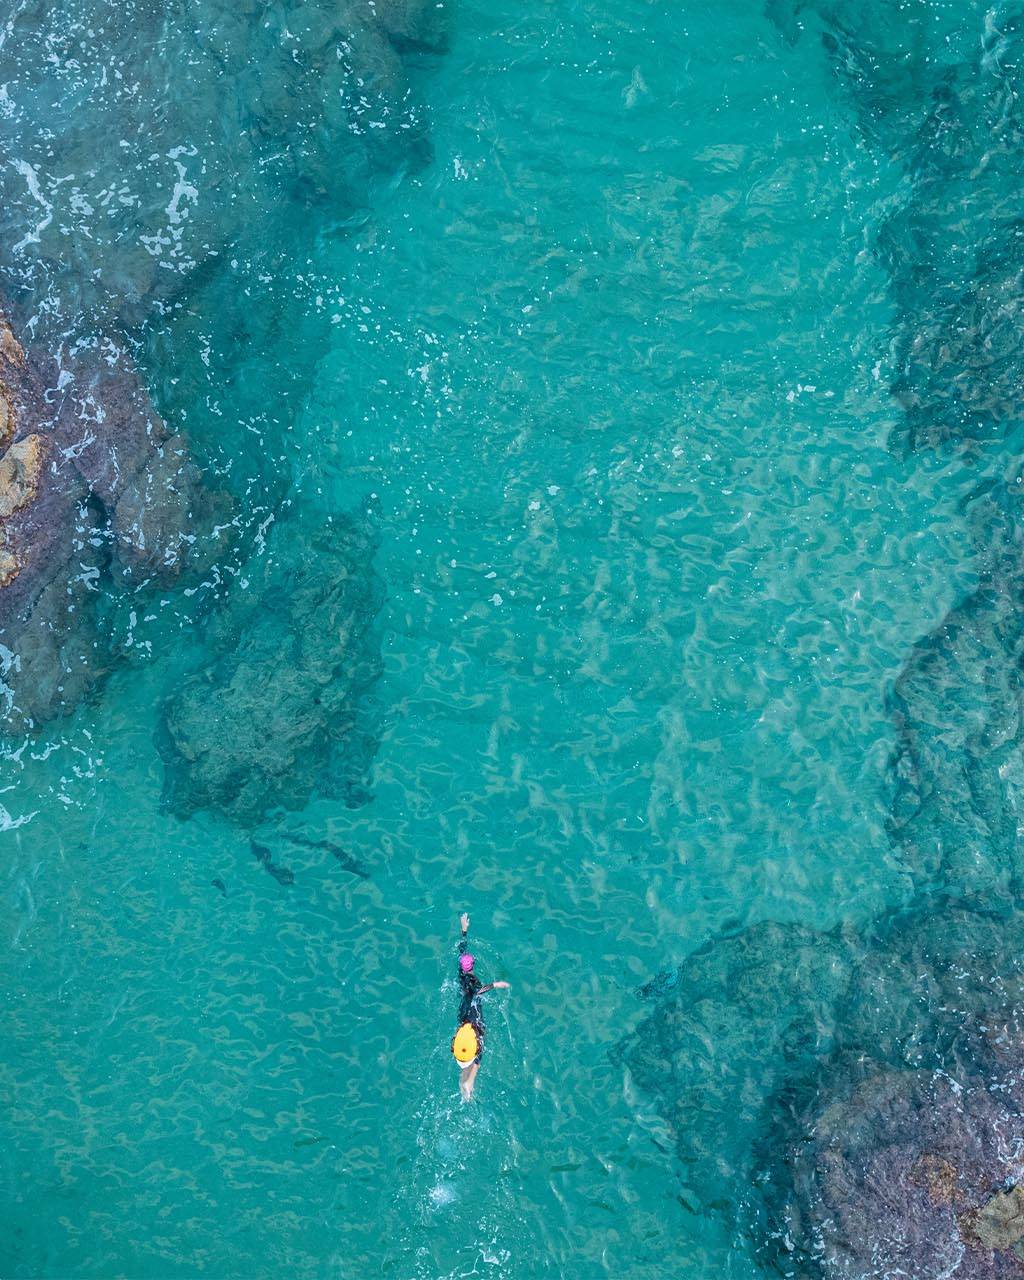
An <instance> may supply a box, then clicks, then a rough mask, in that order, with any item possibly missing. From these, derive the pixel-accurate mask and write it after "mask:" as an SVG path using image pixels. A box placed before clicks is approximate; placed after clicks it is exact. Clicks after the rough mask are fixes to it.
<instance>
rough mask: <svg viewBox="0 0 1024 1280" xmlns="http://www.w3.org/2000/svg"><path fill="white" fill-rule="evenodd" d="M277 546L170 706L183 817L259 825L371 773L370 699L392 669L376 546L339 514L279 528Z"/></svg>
mask: <svg viewBox="0 0 1024 1280" xmlns="http://www.w3.org/2000/svg"><path fill="white" fill-rule="evenodd" d="M281 544H284V545H281ZM275 545H277V546H279V547H280V552H279V554H278V555H275V554H273V549H272V550H271V554H269V555H268V556H267V557H266V558H265V559H264V560H263V561H262V562H261V563H260V564H259V565H257V566H255V567H254V568H250V570H249V577H250V579H251V583H250V588H249V591H248V592H246V593H245V594H244V595H241V596H238V595H236V597H235V600H234V604H233V607H232V609H231V610H229V611H225V612H224V613H223V614H221V615H219V616H218V617H217V618H216V619H215V620H214V621H213V623H212V624H211V626H212V631H213V634H212V636H211V638H210V648H211V649H212V650H213V652H214V653H215V654H216V655H217V656H216V657H215V659H214V661H213V662H212V663H211V664H210V666H208V667H207V668H205V669H204V670H203V671H200V672H198V673H196V674H194V675H192V676H190V677H189V678H188V679H186V681H185V683H184V685H183V687H182V688H181V690H180V691H179V692H178V693H177V694H176V695H174V696H173V697H172V698H171V699H170V700H169V702H168V704H167V706H166V708H165V712H164V727H165V733H164V734H163V735H162V740H161V749H162V751H163V754H164V758H165V762H166V766H167V773H166V777H167V784H166V792H167V797H168V800H169V802H170V804H171V805H172V807H173V808H175V809H176V810H178V811H179V812H183V813H187V812H190V811H191V810H193V809H198V808H212V809H218V810H220V811H222V812H223V813H226V814H227V815H228V816H230V817H232V818H235V819H238V820H242V821H251V820H252V819H254V818H257V817H259V816H262V815H263V814H264V813H266V812H267V811H269V810H271V809H275V808H286V809H288V808H298V807H300V806H301V805H303V804H304V803H305V802H306V800H307V799H308V798H309V796H310V794H311V792H312V791H313V789H314V788H316V787H319V788H320V789H321V790H324V791H327V792H330V793H335V792H337V791H338V790H339V789H340V790H343V789H344V787H345V785H346V784H347V782H349V781H351V780H352V778H353V775H354V774H356V773H358V772H359V771H360V770H361V768H362V765H363V760H362V757H361V756H360V754H359V752H360V748H361V747H362V745H363V737H362V731H361V728H360V716H361V712H362V709H363V699H364V696H365V694H366V692H367V690H368V689H369V687H370V685H371V684H372V683H373V681H374V680H375V679H376V677H377V674H378V672H379V668H380V657H379V652H378V650H377V648H376V647H375V645H374V643H373V639H372V624H373V620H374V617H375V615H376V612H377V609H378V607H379V600H380V593H379V587H378V583H377V580H376V577H375V575H374V572H373V569H372V565H371V558H372V553H373V544H372V541H371V539H370V537H369V536H368V534H367V533H366V532H365V531H363V530H361V529H360V528H359V527H358V526H357V525H355V524H354V523H351V522H347V521H344V520H339V519H335V520H334V522H333V524H332V525H330V526H328V527H327V528H326V529H325V530H324V531H323V532H320V533H317V534H316V535H314V536H312V537H308V538H303V539H302V540H297V539H295V537H294V535H293V534H292V532H291V530H290V529H289V528H288V527H287V526H285V525H279V526H278V528H277V531H276V544H275ZM284 556H287V562H285V560H284Z"/></svg>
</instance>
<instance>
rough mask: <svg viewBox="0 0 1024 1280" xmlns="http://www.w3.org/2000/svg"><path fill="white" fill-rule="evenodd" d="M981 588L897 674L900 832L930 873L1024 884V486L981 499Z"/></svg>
mask: <svg viewBox="0 0 1024 1280" xmlns="http://www.w3.org/2000/svg"><path fill="white" fill-rule="evenodd" d="M971 518H972V527H973V530H974V534H975V537H974V541H975V546H976V549H977V566H978V572H979V577H980V582H979V585H978V588H977V589H976V590H975V591H974V592H972V593H971V594H970V595H969V596H968V597H966V599H964V600H963V601H961V602H960V603H959V604H957V605H956V606H955V607H954V608H953V609H951V610H950V612H949V613H948V614H947V615H946V616H945V617H944V618H943V619H942V621H941V623H939V625H938V626H937V627H936V628H935V629H934V630H933V631H932V632H931V633H930V634H929V635H927V636H925V637H924V638H923V639H921V640H920V641H918V642H917V644H915V645H914V648H913V650H912V652H911V654H910V656H909V658H908V660H907V662H906V664H905V666H904V669H903V671H902V672H901V674H900V676H899V678H898V680H897V681H896V685H895V689H894V691H893V695H892V711H893V716H894V719H895V722H896V727H897V735H898V736H897V752H896V757H895V761H894V769H895V778H896V792H895V798H894V803H893V812H892V819H891V823H890V834H891V836H892V839H893V842H894V845H895V846H896V848H897V849H898V850H899V853H900V856H901V858H902V860H903V862H904V864H905V865H906V866H907V868H908V870H909V871H910V872H911V874H912V875H913V876H914V877H915V879H917V880H918V881H919V883H921V884H922V885H933V884H934V883H935V882H936V880H937V879H941V880H942V882H944V883H945V884H946V885H947V886H948V887H949V888H950V889H952V890H959V891H961V892H965V893H979V892H991V891H993V890H998V889H1003V890H1005V889H1006V888H1011V887H1013V888H1015V887H1017V886H1019V885H1020V884H1021V880H1022V877H1021V860H1022V853H1024V848H1022V845H1021V839H1020V835H1019V832H1020V831H1021V830H1022V825H1021V824H1022V823H1024V682H1022V676H1021V664H1022V661H1024V533H1022V529H1024V498H1022V495H1021V493H1020V489H1019V486H1017V485H1016V483H1013V482H1011V483H1006V482H1002V481H1001V482H999V483H995V484H992V485H990V486H989V488H988V491H987V492H986V493H984V494H983V495H982V496H980V497H978V498H976V499H975V501H974V502H973V503H972V504H971Z"/></svg>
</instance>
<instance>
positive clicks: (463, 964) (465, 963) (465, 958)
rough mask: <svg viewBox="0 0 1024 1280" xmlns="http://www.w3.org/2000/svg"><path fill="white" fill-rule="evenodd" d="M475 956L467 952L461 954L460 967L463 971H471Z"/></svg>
mask: <svg viewBox="0 0 1024 1280" xmlns="http://www.w3.org/2000/svg"><path fill="white" fill-rule="evenodd" d="M473 963H474V962H473V957H472V956H471V955H469V953H468V952H467V953H466V955H462V956H459V968H460V969H461V970H462V972H463V973H469V971H470V969H472V967H473Z"/></svg>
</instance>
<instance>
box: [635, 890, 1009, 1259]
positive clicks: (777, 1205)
mask: <svg viewBox="0 0 1024 1280" xmlns="http://www.w3.org/2000/svg"><path fill="white" fill-rule="evenodd" d="M642 994H643V995H645V996H648V997H649V998H651V999H652V1000H653V1002H654V1004H653V1008H652V1009H651V1011H650V1012H649V1013H648V1015H647V1017H646V1018H645V1019H644V1021H642V1022H641V1023H640V1025H639V1026H638V1028H637V1030H636V1031H635V1032H634V1033H633V1034H632V1035H631V1036H629V1037H628V1038H627V1039H626V1040H625V1041H624V1042H623V1043H622V1044H621V1045H620V1046H619V1049H618V1050H617V1055H618V1056H619V1057H620V1059H621V1060H622V1061H623V1063H624V1064H625V1065H626V1066H628V1067H629V1070H630V1075H631V1078H632V1081H633V1084H634V1085H635V1086H637V1087H638V1088H639V1089H640V1090H641V1092H642V1094H643V1095H644V1096H645V1097H646V1098H648V1099H650V1101H651V1103H652V1104H653V1105H654V1107H655V1108H656V1110H657V1111H658V1113H659V1114H660V1116H661V1117H662V1118H663V1120H664V1121H665V1123H666V1125H667V1127H668V1130H669V1133H670V1134H671V1137H672V1141H673V1143H674V1153H675V1155H676V1157H677V1159H678V1161H679V1168H680V1173H681V1177H682V1181H683V1184H684V1186H685V1188H686V1191H687V1194H688V1196H689V1197H691V1198H692V1199H693V1201H695V1202H696V1205H697V1206H699V1208H700V1209H701V1211H702V1212H708V1213H712V1214H720V1215H723V1216H724V1217H725V1218H726V1220H727V1222H728V1228H729V1229H728V1231H727V1232H726V1235H727V1236H728V1237H729V1238H743V1237H745V1238H747V1239H749V1240H750V1241H751V1244H752V1247H753V1249H754V1250H755V1252H756V1253H757V1254H758V1255H759V1256H760V1257H762V1258H771V1259H772V1260H773V1262H774V1264H775V1267H776V1270H777V1271H778V1272H779V1274H781V1275H787V1276H791V1277H800V1278H801V1280H822V1277H824V1278H826V1280H855V1278H857V1280H867V1278H868V1277H878V1278H879V1280H881V1278H882V1277H888V1276H890V1275H902V1276H903V1277H904V1280H932V1278H933V1277H936V1278H937V1277H938V1276H939V1275H941V1274H948V1275H949V1276H951V1277H960V1280H967V1278H968V1277H975V1276H977V1277H985V1278H986V1280H994V1278H997V1277H998V1278H1001V1277H1003V1276H1010V1275H1016V1274H1018V1272H1017V1271H1015V1270H1014V1269H1013V1268H1014V1267H1015V1266H1018V1265H1019V1262H1018V1260H1017V1259H1016V1255H1015V1254H1013V1255H1007V1254H1006V1250H1005V1249H1002V1246H998V1247H997V1246H996V1245H995V1244H993V1243H992V1242H993V1241H995V1240H996V1239H997V1233H998V1232H1002V1233H1003V1234H1002V1235H1001V1236H999V1237H998V1238H1000V1239H1006V1238H1008V1236H1009V1234H1011V1233H1012V1232H1014V1231H1015V1230H1016V1226H1015V1222H1014V1221H1013V1220H1012V1219H1013V1215H1012V1213H1011V1209H1013V1207H1014V1205H1015V1204H1016V1200H1017V1197H1016V1195H1014V1197H1013V1204H1007V1203H1005V1202H1004V1201H1001V1200H994V1199H993V1197H994V1196H996V1194H997V1193H999V1192H1010V1191H1011V1190H1012V1188H1014V1187H1015V1186H1017V1185H1019V1184H1024V1029H1022V1025H1021V1018H1020V1011H1021V1010H1024V916H1022V915H1021V914H1020V913H1018V912H1017V911H1015V910H1013V909H1006V908H1005V907H1003V908H1001V909H996V908H995V906H994V905H993V906H992V907H991V908H990V907H989V906H988V905H978V904H965V903H954V902H949V901H946V900H938V901H934V902H931V903H929V904H928V906H927V907H925V908H920V909H917V910H904V911H899V912H896V913H894V914H893V915H892V916H890V917H888V918H886V919H884V920H882V921H881V922H879V923H878V924H877V925H876V926H873V927H869V928H867V929H864V930H854V929H843V930H836V931H833V932H831V933H828V934H817V933H815V932H814V931H812V930H808V929H803V928H801V927H800V926H795V925H772V924H761V925H756V926H753V927H751V928H748V929H745V930H743V931H742V932H741V933H739V934H737V935H734V936H732V937H727V938H723V939H720V940H718V941H716V942H714V943H712V944H710V945H709V946H707V947H705V948H703V949H702V951H701V952H699V953H698V954H696V955H695V956H693V957H691V958H690V959H689V960H688V961H687V962H686V963H685V964H684V965H683V966H681V968H680V969H679V971H678V972H677V973H676V974H675V975H672V976H671V977H669V978H665V979H661V980H658V981H656V982H655V983H652V984H651V985H650V986H649V987H648V988H645V989H644V992H643V993H642ZM737 1188H742V1190H740V1191H738V1190H737ZM986 1241H988V1242H989V1243H987V1244H986V1243H985V1242H986ZM1008 1247H1009V1246H1008ZM993 1249H995V1250H996V1252H995V1253H993V1252H992V1251H993ZM999 1249H1002V1252H999ZM986 1250H987V1252H986ZM961 1256H962V1258H963V1259H964V1261H963V1262H962V1264H961V1263H959V1262H957V1259H959V1258H960V1257H961ZM954 1264H956V1265H957V1266H961V1269H960V1270H956V1269H952V1270H951V1269H950V1268H951V1267H954ZM723 1266H724V1262H723ZM933 1266H934V1268H935V1269H933ZM972 1267H973V1269H972ZM900 1268H903V1270H900ZM943 1268H945V1269H946V1270H945V1272H944V1271H943Z"/></svg>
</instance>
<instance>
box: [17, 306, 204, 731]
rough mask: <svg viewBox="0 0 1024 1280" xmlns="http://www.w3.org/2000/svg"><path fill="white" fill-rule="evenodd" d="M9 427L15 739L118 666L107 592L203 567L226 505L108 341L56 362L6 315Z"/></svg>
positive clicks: (119, 351) (63, 355)
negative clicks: (105, 607)
mask: <svg viewBox="0 0 1024 1280" xmlns="http://www.w3.org/2000/svg"><path fill="white" fill-rule="evenodd" d="M0 428H2V433H0V446H2V447H3V448H4V450H5V452H4V454H3V457H2V459H0V538H2V543H0V644H2V646H3V650H2V658H3V668H2V670H3V682H4V686H5V689H6V702H7V706H6V713H7V714H6V721H5V729H6V730H7V731H8V732H15V733H17V732H20V731H22V730H24V729H27V728H31V727H33V726H35V725H37V724H39V723H40V722H43V721H46V720H48V719H51V718H52V717H54V716H56V715H59V714H61V713H63V712H65V711H67V710H68V709H70V708H71V707H72V706H73V705H74V704H75V702H76V701H77V700H78V699H79V698H80V697H81V696H82V695H83V694H84V693H85V692H86V691H88V690H89V689H90V688H91V687H93V686H94V685H95V684H96V683H97V681H99V680H100V679H101V678H102V677H103V675H105V674H106V672H107V671H108V670H109V669H110V667H111V665H112V662H113V660H114V654H113V652H112V650H111V648H110V645H109V643H108V642H107V639H106V637H105V636H104V634H103V633H102V630H101V627H100V625H99V621H98V615H97V602H98V599H99V597H100V595H101V590H100V588H101V586H102V585H104V584H110V583H114V584H120V585H122V586H124V587H125V588H128V589H135V588H137V587H141V586H144V585H145V584H146V583H150V582H152V583H154V584H157V585H167V584H169V583H170V582H173V581H174V580H176V579H177V578H178V577H179V576H180V575H181V574H182V573H183V572H186V571H187V570H189V569H190V568H198V567H201V565H203V564H204V563H208V561H209V559H210V558H212V557H213V556H215V555H216V553H217V551H218V549H219V546H220V541H219V537H218V535H217V534H216V533H215V528H216V526H217V520H218V517H223V516H224V515H225V514H226V502H225V499H224V497H223V495H221V494H216V493H211V492H210V491H208V490H207V489H206V488H205V487H204V486H203V484H202V482H201V478H200V473H199V470H198V468H197V467H196V466H195V464H194V463H193V462H192V460H191V458H190V455H189V449H188V445H187V442H186V441H185V439H184V438H183V437H182V436H180V435H175V434H172V433H171V431H170V430H169V429H168V428H167V426H166V425H165V423H164V422H163V421H162V419H161V418H160V416H159V414H157V412H156V411H155V409H154V408H153V406H152V404H151V403H150V401H149V397H148V396H147V394H146V392H145V389H144V388H143V386H142V384H141V382H140V381H139V378H138V376H137V375H136V373H135V370H134V368H133V366H132V364H131V361H130V359H129V357H128V356H127V354H126V352H125V351H124V350H123V349H121V348H118V347H116V346H114V345H113V344H107V345H105V346H104V347H102V348H99V347H97V348H86V349H82V350H78V351H75V352H73V353H64V352H62V353H61V354H60V357H59V358H58V357H57V356H55V355H52V354H51V353H50V352H48V351H46V350H43V349H41V348H40V347H39V346H37V345H31V344H29V345H28V346H23V345H22V343H21V342H20V341H19V340H18V338H17V337H16V335H15V333H14V331H13V329H12V328H11V325H10V323H9V322H8V321H7V320H6V319H3V318H0Z"/></svg>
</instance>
